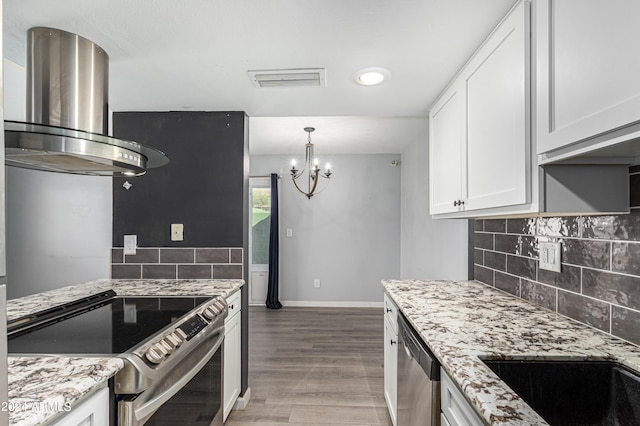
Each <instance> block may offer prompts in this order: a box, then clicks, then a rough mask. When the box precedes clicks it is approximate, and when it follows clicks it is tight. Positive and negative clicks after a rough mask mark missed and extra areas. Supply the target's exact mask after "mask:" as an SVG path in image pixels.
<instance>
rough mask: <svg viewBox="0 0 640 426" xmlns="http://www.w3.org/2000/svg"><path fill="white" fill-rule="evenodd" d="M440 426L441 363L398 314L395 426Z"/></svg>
mask: <svg viewBox="0 0 640 426" xmlns="http://www.w3.org/2000/svg"><path fill="white" fill-rule="evenodd" d="M417 425H428V426H439V425H440V364H439V363H438V361H437V360H436V358H435V356H433V354H432V353H431V351H430V350H429V349H428V348H427V346H426V345H425V344H424V343H423V342H422V339H421V338H420V337H419V336H418V335H417V333H416V332H415V331H414V330H413V327H411V325H410V324H409V323H408V322H407V320H406V319H405V318H404V316H403V315H398V426H417Z"/></svg>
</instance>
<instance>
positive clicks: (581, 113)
mask: <svg viewBox="0 0 640 426" xmlns="http://www.w3.org/2000/svg"><path fill="white" fill-rule="evenodd" d="M535 7H536V10H535V17H536V33H535V34H536V78H537V82H536V87H537V89H536V92H537V93H536V100H537V106H536V108H537V117H536V121H537V125H536V132H537V135H536V138H537V151H538V153H539V154H543V153H549V152H552V153H551V154H549V155H545V156H543V157H542V158H541V160H542V162H545V161H547V160H553V159H563V158H569V157H571V156H572V155H575V154H578V155H580V154H584V153H588V152H589V151H590V150H597V149H599V148H602V147H605V146H610V145H613V144H617V143H619V142H620V141H624V139H625V138H626V139H631V138H637V137H638V134H637V132H638V123H640V78H639V77H640V54H638V41H639V40H640V25H638V18H640V1H638V0H537V2H536V3H535ZM633 124H635V126H634V127H635V129H632V130H633V131H627V132H625V131H622V132H621V131H618V132H617V133H616V134H611V135H609V136H606V137H603V134H607V133H609V132H612V131H613V130H616V129H618V130H620V129H621V128H624V127H627V126H630V125H633ZM562 148H566V149H565V150H562V152H558V153H555V154H554V153H553V151H554V150H559V149H562ZM603 152H604V153H605V154H606V151H603ZM617 152H618V154H619V153H620V152H622V151H621V150H620V149H619V147H618V148H617Z"/></svg>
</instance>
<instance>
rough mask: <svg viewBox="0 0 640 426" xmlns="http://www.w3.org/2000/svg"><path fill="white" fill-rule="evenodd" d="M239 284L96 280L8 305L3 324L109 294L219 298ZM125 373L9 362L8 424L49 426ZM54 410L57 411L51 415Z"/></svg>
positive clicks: (56, 359)
mask: <svg viewBox="0 0 640 426" xmlns="http://www.w3.org/2000/svg"><path fill="white" fill-rule="evenodd" d="M243 285H244V281H243V280H110V279H104V280H98V281H92V282H89V283H85V284H79V285H73V286H68V287H63V288H59V289H55V290H51V291H46V292H43V293H38V294H34V295H30V296H25V297H22V298H19V299H12V300H9V301H7V319H8V320H12V319H16V318H19V317H22V316H24V315H30V314H33V313H35V312H38V311H41V310H44V309H48V308H51V307H54V306H58V305H61V304H64V303H67V302H71V301H74V300H78V299H80V298H82V297H86V296H88V295H91V294H96V293H100V292H102V291H106V290H114V291H115V292H116V294H117V295H119V296H223V297H227V296H229V295H231V294H233V293H235V292H236V291H238V290H239V289H240V287H242V286H243ZM123 367H124V362H123V361H122V360H121V359H119V358H115V357H114V358H110V357H106V358H105V357H81V356H24V357H23V356H11V355H9V358H8V373H9V389H8V391H9V401H7V404H6V409H7V411H9V424H10V425H12V426H32V425H41V424H48V423H50V422H51V421H53V420H55V419H57V418H58V417H59V416H60V415H61V414H63V413H64V412H65V410H66V409H68V408H69V407H70V408H73V407H74V406H75V405H76V404H77V403H78V402H80V401H81V400H82V399H83V398H84V397H85V396H87V395H89V394H91V393H92V392H94V391H95V390H97V389H99V388H101V387H103V386H106V383H107V381H108V380H109V378H111V377H113V376H114V375H115V374H116V373H117V372H118V371H119V370H120V369H122V368H123ZM55 408H60V410H56V409H55Z"/></svg>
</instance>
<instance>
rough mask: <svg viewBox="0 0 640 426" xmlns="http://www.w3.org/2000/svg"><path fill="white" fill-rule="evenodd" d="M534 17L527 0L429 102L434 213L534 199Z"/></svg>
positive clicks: (469, 209)
mask: <svg viewBox="0 0 640 426" xmlns="http://www.w3.org/2000/svg"><path fill="white" fill-rule="evenodd" d="M529 22H530V17H529V2H527V1H521V2H520V3H518V5H517V6H515V7H514V8H513V9H512V10H511V12H510V13H509V14H508V15H507V17H506V18H505V19H504V20H503V21H502V22H501V23H500V25H499V26H498V27H497V28H496V29H495V30H494V32H493V33H492V34H491V35H490V36H489V38H488V39H487V40H486V41H485V42H484V44H483V45H482V46H481V47H480V49H479V50H478V51H477V52H476V53H475V54H474V56H473V57H472V58H471V60H470V61H469V62H468V63H467V64H466V65H465V67H464V68H463V69H462V70H461V71H460V73H459V74H458V76H457V77H456V79H455V80H454V81H453V82H452V83H451V85H450V86H449V88H448V89H447V90H446V91H445V92H444V93H443V94H442V96H441V97H440V98H439V99H438V100H437V101H436V103H435V104H434V105H433V107H432V108H431V109H430V111H429V126H430V134H429V155H430V162H429V164H430V194H431V195H430V198H431V199H430V206H431V211H430V212H431V214H442V213H452V212H465V211H473V210H479V209H490V208H495V207H502V206H512V205H518V204H524V203H527V202H530V200H531V192H530V187H531V185H530V174H531V167H530V155H531V140H530V133H531V132H530V111H529V107H528V105H529V100H530V99H529V93H530V89H529V88H530V78H529V76H530V72H529V70H530V48H529V46H530V31H529Z"/></svg>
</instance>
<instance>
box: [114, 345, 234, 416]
mask: <svg viewBox="0 0 640 426" xmlns="http://www.w3.org/2000/svg"><path fill="white" fill-rule="evenodd" d="M223 341H224V334H220V337H219V338H218V341H217V342H216V344H215V345H213V347H212V348H211V349H210V350H209V351H208V352H207V353H206V355H205V356H203V357H202V358H200V360H199V361H198V362H197V363H196V364H195V365H194V367H193V368H192V369H190V370H189V371H188V372H187V373H186V374H185V375H184V376H182V377H181V378H180V379H178V380H177V381H175V382H174V383H173V384H172V385H171V386H170V387H169V388H167V389H165V390H164V391H162V392H160V393H159V394H158V395H154V396H153V397H152V399H151V400H149V401H145V402H143V403H142V404H140V406H138V405H137V404H136V399H131V400H127V399H123V400H120V401H119V402H118V423H119V424H122V425H124V426H140V425H143V424H144V423H145V422H146V420H148V418H149V417H151V416H152V415H153V413H155V412H156V411H158V409H159V408H160V407H161V406H162V405H163V404H164V403H166V402H167V401H169V400H170V399H171V398H172V397H173V396H174V395H175V394H177V393H178V392H179V391H180V389H182V388H183V387H184V386H185V385H186V384H187V383H189V381H190V380H191V379H193V378H194V377H195V376H196V374H198V373H199V372H200V370H202V368H204V366H205V365H206V364H207V363H208V362H209V360H210V359H211V358H213V355H215V353H216V352H217V351H218V349H220V346H221V344H222V342H223ZM143 394H144V392H143Z"/></svg>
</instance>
